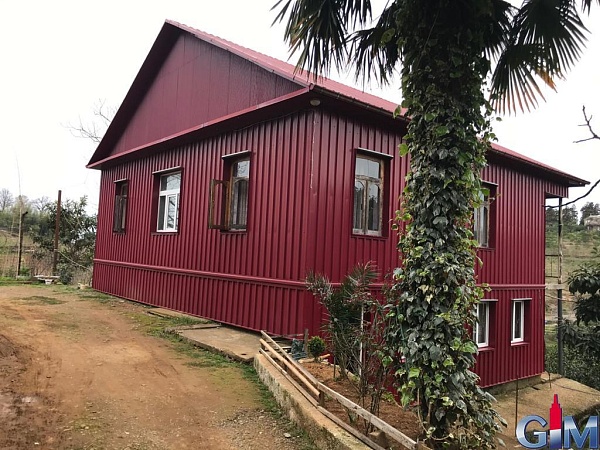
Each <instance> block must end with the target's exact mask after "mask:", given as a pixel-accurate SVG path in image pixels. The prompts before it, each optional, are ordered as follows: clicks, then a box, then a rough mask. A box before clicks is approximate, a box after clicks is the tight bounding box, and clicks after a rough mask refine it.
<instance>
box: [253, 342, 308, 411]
mask: <svg viewBox="0 0 600 450" xmlns="http://www.w3.org/2000/svg"><path fill="white" fill-rule="evenodd" d="M259 353H260V354H262V355H263V356H264V357H265V358H267V360H268V361H269V362H270V363H271V364H272V365H273V366H275V368H276V369H277V370H278V371H279V373H281V374H282V375H283V376H284V377H285V379H286V380H288V381H289V382H290V383H292V385H293V386H294V387H295V388H296V389H297V390H298V391H299V392H300V393H301V394H302V395H303V396H304V397H305V398H306V399H307V400H308V401H309V402H310V404H311V405H313V406H317V401H316V400H315V399H314V398H313V397H311V395H310V394H309V393H308V392H306V389H304V388H302V386H300V384H298V382H297V381H296V380H294V379H293V378H292V377H290V375H289V374H288V373H287V372H286V371H285V370H283V368H282V367H281V366H280V365H279V364H277V363H276V362H275V360H274V359H273V358H271V356H270V355H269V354H268V353H267V352H266V351H264V350H263V349H262V348H261V349H260V350H259Z"/></svg>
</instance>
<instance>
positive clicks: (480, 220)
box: [473, 184, 496, 248]
mask: <svg viewBox="0 0 600 450" xmlns="http://www.w3.org/2000/svg"><path fill="white" fill-rule="evenodd" d="M495 190H496V187H495V186H492V185H489V184H484V185H483V186H482V191H481V196H480V203H479V205H478V206H477V207H476V208H475V213H474V217H473V234H474V237H475V240H476V241H477V243H478V245H479V247H484V248H488V247H492V246H493V245H492V241H493V235H494V233H493V231H494V227H493V225H494V223H493V220H494V214H493V211H492V206H493V201H494V195H495Z"/></svg>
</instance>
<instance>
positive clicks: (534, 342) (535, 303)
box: [475, 288, 545, 386]
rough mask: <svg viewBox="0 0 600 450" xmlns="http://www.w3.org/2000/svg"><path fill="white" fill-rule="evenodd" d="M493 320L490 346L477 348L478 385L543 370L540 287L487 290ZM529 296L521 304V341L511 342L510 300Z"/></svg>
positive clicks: (507, 380) (499, 382) (542, 313)
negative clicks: (523, 313)
mask: <svg viewBox="0 0 600 450" xmlns="http://www.w3.org/2000/svg"><path fill="white" fill-rule="evenodd" d="M484 298H485V299H493V300H497V301H496V302H493V308H495V312H494V315H495V320H494V322H493V323H492V325H491V327H490V347H489V348H486V349H484V350H482V351H480V353H479V355H478V357H477V365H476V367H475V372H477V374H478V375H479V376H480V377H481V382H480V384H481V385H482V386H492V385H496V384H501V383H507V382H509V381H514V380H517V379H522V378H528V377H532V376H535V375H539V374H540V373H542V372H543V371H544V310H545V308H544V289H543V288H540V289H502V290H500V289H498V290H492V291H491V292H487V293H486V294H485V296H484ZM522 298H530V299H531V300H530V301H528V302H527V304H526V307H525V314H526V317H525V341H524V342H522V343H518V344H511V320H512V300H514V299H522Z"/></svg>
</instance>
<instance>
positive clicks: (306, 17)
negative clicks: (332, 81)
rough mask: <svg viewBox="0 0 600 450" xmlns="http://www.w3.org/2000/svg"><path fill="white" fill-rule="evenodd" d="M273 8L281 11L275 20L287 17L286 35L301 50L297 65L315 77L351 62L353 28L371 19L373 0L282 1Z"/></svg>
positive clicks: (287, 39)
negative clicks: (350, 45)
mask: <svg viewBox="0 0 600 450" xmlns="http://www.w3.org/2000/svg"><path fill="white" fill-rule="evenodd" d="M272 9H275V10H279V12H278V13H277V16H276V17H275V20H274V21H273V23H276V22H282V21H285V20H286V18H287V24H286V28H285V31H284V37H285V41H286V42H287V43H288V45H289V47H290V50H291V52H292V53H296V52H299V56H298V62H297V65H296V68H297V69H300V68H302V69H306V70H308V71H309V72H312V73H313V76H314V77H318V76H319V75H320V74H327V73H328V72H329V70H330V69H331V67H332V66H334V67H336V68H341V67H342V66H343V65H344V64H346V63H347V62H348V42H349V35H350V33H351V28H353V27H356V26H361V25H364V24H365V23H367V21H368V20H370V18H371V2H370V0H279V1H278V2H277V3H276V4H275V6H273V8H272Z"/></svg>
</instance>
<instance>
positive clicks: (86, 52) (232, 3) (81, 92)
mask: <svg viewBox="0 0 600 450" xmlns="http://www.w3.org/2000/svg"><path fill="white" fill-rule="evenodd" d="M273 3H275V0H252V1H249V0H218V1H213V0H211V1H206V0H196V1H189V0H168V1H154V0H147V1H137V0H135V1H133V0H103V1H102V2H86V1H81V0H79V1H75V0H56V1H45V0H44V1H42V0H34V1H26V0H0V17H2V19H3V20H2V22H3V23H2V26H0V58H1V61H2V63H1V67H2V68H1V69H0V156H1V159H0V188H8V189H9V190H10V191H12V192H13V193H14V194H15V195H17V194H19V192H20V193H22V194H23V195H27V196H28V197H30V198H37V197H41V196H48V197H51V198H55V197H56V194H57V191H58V189H62V190H63V198H64V197H67V198H74V199H75V198H79V197H80V196H82V195H87V196H88V197H89V203H90V205H91V206H92V207H93V208H96V207H97V202H98V185H99V172H98V171H95V170H89V169H86V168H85V164H86V163H87V162H88V160H89V158H90V157H91V155H92V153H93V151H94V148H95V144H93V143H92V142H91V141H88V140H85V139H81V138H76V137H74V136H73V135H72V133H71V132H70V130H69V129H68V128H67V125H68V124H69V123H71V124H78V123H79V120H80V117H81V119H82V120H83V121H84V122H85V121H91V120H92V113H91V112H92V110H93V108H94V105H95V104H97V103H98V101H99V100H102V101H105V104H106V105H112V106H115V107H116V106H118V105H119V104H120V103H121V101H122V100H123V98H124V96H125V94H126V93H127V90H128V89H129V86H130V85H131V83H132V81H133V79H134V77H135V75H136V74H137V72H138V70H139V68H140V67H141V64H142V62H143V61H144V59H145V57H146V55H147V53H148V51H149V50H150V47H151V45H152V43H153V42H154V40H155V38H156V36H157V35H158V32H159V31H160V28H161V27H162V24H163V22H164V21H165V19H172V20H176V21H178V22H181V23H184V24H186V25H189V26H192V27H194V28H198V29H200V30H203V31H206V32H209V33H212V34H215V35H217V36H220V37H222V38H225V39H228V40H230V41H233V42H235V43H237V44H241V45H243V46H246V47H249V48H252V49H254V50H257V51H260V52H262V53H265V54H268V55H270V56H273V57H276V58H280V59H283V60H287V58H288V53H287V48H286V46H285V45H284V43H283V41H282V36H283V27H282V26H281V25H279V26H275V27H271V22H272V21H273V19H274V17H275V14H274V13H273V12H271V11H269V9H270V7H271V5H272V4H273ZM585 19H586V24H587V25H588V28H590V30H591V31H592V35H591V36H590V38H589V42H588V48H587V49H586V51H585V54H584V57H583V58H582V60H581V61H580V63H579V64H578V66H577V67H576V68H575V70H573V71H572V72H571V73H570V74H569V75H568V78H567V80H566V81H564V82H559V83H558V93H554V92H548V93H547V102H546V103H542V104H541V106H540V107H539V108H538V109H537V110H536V111H534V112H532V113H527V114H519V115H518V116H516V117H505V118H503V121H502V122H500V123H498V124H496V125H495V131H496V134H497V136H498V138H499V143H500V144H502V145H504V146H506V147H509V148H511V149H513V150H515V151H518V152H520V153H522V154H525V155H527V156H530V157H533V158H535V159H538V160H539V161H542V162H544V163H546V164H549V165H551V166H554V167H556V168H558V169H560V170H563V171H566V172H568V173H571V174H573V175H576V176H578V177H580V178H584V179H586V180H589V181H592V182H593V181H595V180H597V179H598V178H600V141H592V142H590V143H585V144H574V143H573V141H575V140H577V139H581V138H586V137H588V136H589V133H588V132H587V130H585V129H583V128H580V127H578V125H579V124H581V123H582V122H583V117H582V114H581V107H582V105H584V104H585V105H586V107H587V110H588V111H589V112H590V113H592V114H593V113H596V115H597V116H598V118H599V119H598V121H597V122H596V123H597V126H596V128H597V131H598V132H600V75H599V74H600V70H599V68H600V67H599V66H600V63H598V55H600V14H598V12H597V11H596V13H595V14H592V16H591V17H587V16H586V17H585ZM332 78H337V77H335V76H332ZM338 79H339V78H338ZM343 81H344V82H351V79H349V78H345V79H344V80H343ZM375 93H376V94H377V95H380V96H382V97H385V98H387V99H389V100H392V101H397V102H399V101H400V95H399V91H398V89H397V87H392V88H388V89H387V90H385V91H379V90H377V91H376V92H375ZM585 190H586V189H572V190H571V194H570V197H571V198H572V199H573V198H575V197H577V196H579V195H581V194H582V193H583V192H585ZM589 200H592V201H594V202H600V187H599V188H598V189H597V192H595V193H594V194H593V196H591V197H590V198H589ZM582 204H583V202H581V203H580V204H579V206H581V205H582Z"/></svg>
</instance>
